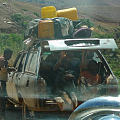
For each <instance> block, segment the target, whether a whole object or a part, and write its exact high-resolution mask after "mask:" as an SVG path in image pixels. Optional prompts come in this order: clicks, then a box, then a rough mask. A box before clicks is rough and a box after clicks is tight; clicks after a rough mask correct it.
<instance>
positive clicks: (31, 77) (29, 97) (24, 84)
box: [18, 51, 39, 107]
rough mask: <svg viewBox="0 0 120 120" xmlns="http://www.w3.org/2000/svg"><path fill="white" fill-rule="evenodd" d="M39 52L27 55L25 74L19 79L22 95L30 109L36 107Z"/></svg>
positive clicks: (31, 52)
mask: <svg viewBox="0 0 120 120" xmlns="http://www.w3.org/2000/svg"><path fill="white" fill-rule="evenodd" d="M38 58H39V52H38V51H30V52H29V53H28V55H27V59H26V63H25V68H24V73H23V74H22V75H21V76H20V79H19V82H18V83H19V88H20V93H21V95H22V97H23V99H24V102H25V104H27V105H28V106H30V107H34V106H35V98H36V96H35V86H36V81H37V67H38V66H39V65H38V62H39V59H38Z"/></svg>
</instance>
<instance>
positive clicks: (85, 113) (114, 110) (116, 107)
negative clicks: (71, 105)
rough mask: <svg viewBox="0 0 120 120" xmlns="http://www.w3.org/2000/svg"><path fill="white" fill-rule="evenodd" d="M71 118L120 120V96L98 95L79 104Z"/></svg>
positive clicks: (75, 119)
mask: <svg viewBox="0 0 120 120" xmlns="http://www.w3.org/2000/svg"><path fill="white" fill-rule="evenodd" d="M69 120H120V97H111V96H108V97H97V98H93V99H90V100H88V101H86V102H84V103H83V104H81V105H80V106H78V107H77V108H76V109H75V110H74V112H73V113H72V114H71V116H70V118H69Z"/></svg>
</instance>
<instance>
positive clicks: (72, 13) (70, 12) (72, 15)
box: [57, 7, 78, 20]
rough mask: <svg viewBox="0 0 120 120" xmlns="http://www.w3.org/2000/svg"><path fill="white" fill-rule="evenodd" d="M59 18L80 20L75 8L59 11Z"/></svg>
mask: <svg viewBox="0 0 120 120" xmlns="http://www.w3.org/2000/svg"><path fill="white" fill-rule="evenodd" d="M57 17H66V18H69V19H71V20H78V14H77V9H76V8H75V7H74V8H68V9H62V10H57Z"/></svg>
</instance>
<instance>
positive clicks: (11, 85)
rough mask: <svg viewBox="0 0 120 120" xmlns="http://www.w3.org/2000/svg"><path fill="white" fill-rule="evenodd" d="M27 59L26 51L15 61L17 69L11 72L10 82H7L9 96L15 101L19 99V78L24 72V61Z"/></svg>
mask: <svg viewBox="0 0 120 120" xmlns="http://www.w3.org/2000/svg"><path fill="white" fill-rule="evenodd" d="M25 59H26V53H20V54H19V55H18V56H17V58H16V60H15V62H14V65H13V66H14V68H15V69H16V71H15V72H10V73H9V75H8V82H7V86H6V87H7V93H8V96H9V97H10V98H12V99H14V100H15V101H19V100H18V90H19V88H18V78H19V76H20V75H21V73H22V68H23V67H24V66H23V65H24V64H23V62H24V60H25Z"/></svg>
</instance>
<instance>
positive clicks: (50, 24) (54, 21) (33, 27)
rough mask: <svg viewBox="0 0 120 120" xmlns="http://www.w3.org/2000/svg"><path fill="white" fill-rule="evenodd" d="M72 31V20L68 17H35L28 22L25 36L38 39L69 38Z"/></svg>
mask: <svg viewBox="0 0 120 120" xmlns="http://www.w3.org/2000/svg"><path fill="white" fill-rule="evenodd" d="M73 31H74V27H73V22H72V21H71V20H69V19H68V18H64V17H56V18H46V19H35V20H33V21H31V22H30V23H29V25H28V29H27V30H26V34H25V38H28V37H30V36H32V37H35V38H39V39H62V38H71V37H72V35H73Z"/></svg>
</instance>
